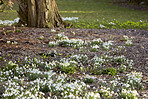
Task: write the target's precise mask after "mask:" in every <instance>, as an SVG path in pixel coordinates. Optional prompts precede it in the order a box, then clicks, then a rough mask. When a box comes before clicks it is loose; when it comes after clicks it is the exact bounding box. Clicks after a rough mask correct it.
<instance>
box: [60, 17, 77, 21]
mask: <svg viewBox="0 0 148 99" xmlns="http://www.w3.org/2000/svg"><path fill="white" fill-rule="evenodd" d="M62 19H63V21H65V20H69V21H71V20H78V19H79V18H78V17H65V18H64V17H62Z"/></svg>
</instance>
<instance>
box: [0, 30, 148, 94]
mask: <svg viewBox="0 0 148 99" xmlns="http://www.w3.org/2000/svg"><path fill="white" fill-rule="evenodd" d="M4 28H5V29H7V30H12V28H11V27H4ZM18 29H21V30H22V32H20V33H8V34H7V35H4V34H3V33H2V27H1V28H0V57H5V59H6V61H9V60H12V61H16V60H18V59H20V60H23V59H24V58H25V57H26V56H29V57H31V58H33V57H41V55H42V54H48V53H49V52H51V51H53V50H56V51H57V52H58V53H63V55H65V56H66V55H68V54H71V53H72V52H73V51H74V50H73V49H71V48H66V47H54V48H52V47H49V44H48V43H49V40H50V39H53V38H55V37H56V35H57V34H58V33H62V32H64V33H65V35H66V36H68V37H69V38H79V39H83V40H92V39H94V38H101V39H102V40H104V41H108V40H113V41H117V42H118V43H119V44H121V45H122V41H121V38H122V37H123V35H127V36H129V37H134V39H133V41H132V42H133V44H132V46H130V47H127V51H126V52H125V56H126V57H127V58H128V59H132V60H133V61H134V64H135V65H134V70H136V71H140V72H142V73H143V76H144V77H143V81H144V83H145V86H146V90H147V91H148V30H133V29H127V30H124V29H56V32H55V33H51V32H50V29H48V28H41V29H39V28H27V27H25V28H18ZM40 36H44V39H43V40H40V39H39V37H40ZM7 41H10V42H14V41H15V42H17V43H18V44H16V45H12V44H7ZM86 54H88V53H86ZM90 54H91V53H90ZM5 63H6V62H4V61H1V60H0V65H4V64H5ZM146 93H147V92H146Z"/></svg>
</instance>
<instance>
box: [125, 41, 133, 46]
mask: <svg viewBox="0 0 148 99" xmlns="http://www.w3.org/2000/svg"><path fill="white" fill-rule="evenodd" d="M125 44H126V45H132V44H133V43H132V40H127V41H126V42H125Z"/></svg>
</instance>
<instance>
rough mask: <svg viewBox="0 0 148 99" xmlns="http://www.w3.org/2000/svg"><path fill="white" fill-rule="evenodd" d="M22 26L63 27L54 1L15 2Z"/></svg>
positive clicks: (24, 0) (28, 0) (20, 0)
mask: <svg viewBox="0 0 148 99" xmlns="http://www.w3.org/2000/svg"><path fill="white" fill-rule="evenodd" d="M17 2H18V5H19V10H18V15H19V17H20V22H21V23H22V24H27V26H29V27H40V28H42V27H49V28H54V27H61V26H62V27H63V24H64V23H63V20H62V18H61V16H60V14H59V11H58V8H57V5H56V2H55V0H17Z"/></svg>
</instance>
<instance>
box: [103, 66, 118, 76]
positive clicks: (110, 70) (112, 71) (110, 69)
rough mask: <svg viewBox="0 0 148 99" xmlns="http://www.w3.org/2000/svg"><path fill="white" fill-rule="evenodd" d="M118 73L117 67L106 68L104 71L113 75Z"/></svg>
mask: <svg viewBox="0 0 148 99" xmlns="http://www.w3.org/2000/svg"><path fill="white" fill-rule="evenodd" d="M116 73H117V71H116V69H115V68H112V67H111V68H107V69H104V70H103V71H102V74H108V75H112V76H114V75H116Z"/></svg>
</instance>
